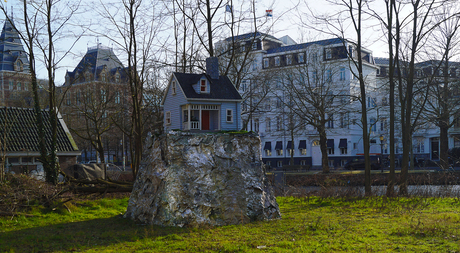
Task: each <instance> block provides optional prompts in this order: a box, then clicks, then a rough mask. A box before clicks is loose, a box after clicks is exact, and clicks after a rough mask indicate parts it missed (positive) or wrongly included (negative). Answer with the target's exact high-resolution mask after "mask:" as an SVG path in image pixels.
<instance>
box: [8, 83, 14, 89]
mask: <svg viewBox="0 0 460 253" xmlns="http://www.w3.org/2000/svg"><path fill="white" fill-rule="evenodd" d="M9 88H10V90H13V89H14V83H13V81H10V87H9Z"/></svg>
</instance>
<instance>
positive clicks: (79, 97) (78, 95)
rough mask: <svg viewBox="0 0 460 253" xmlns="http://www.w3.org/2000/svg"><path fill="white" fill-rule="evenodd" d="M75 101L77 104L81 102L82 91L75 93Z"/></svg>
mask: <svg viewBox="0 0 460 253" xmlns="http://www.w3.org/2000/svg"><path fill="white" fill-rule="evenodd" d="M75 102H76V104H77V105H80V104H81V91H77V93H76V94H75Z"/></svg>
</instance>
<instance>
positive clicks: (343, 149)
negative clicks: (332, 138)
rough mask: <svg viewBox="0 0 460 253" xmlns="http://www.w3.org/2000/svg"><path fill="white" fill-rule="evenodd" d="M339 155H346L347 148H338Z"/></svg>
mask: <svg viewBox="0 0 460 253" xmlns="http://www.w3.org/2000/svg"><path fill="white" fill-rule="evenodd" d="M340 153H341V154H342V155H346V154H347V153H348V149H347V148H340Z"/></svg>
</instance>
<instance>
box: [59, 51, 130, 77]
mask: <svg viewBox="0 0 460 253" xmlns="http://www.w3.org/2000/svg"><path fill="white" fill-rule="evenodd" d="M104 67H106V68H107V71H108V73H109V75H114V74H115V73H116V72H117V70H118V72H119V73H120V80H122V81H123V80H124V81H126V80H127V79H128V74H127V72H128V69H127V68H125V67H123V64H122V63H121V62H120V60H119V59H118V57H117V56H116V55H115V53H114V52H113V50H112V49H111V48H107V47H103V46H97V47H94V48H89V49H88V51H87V52H86V54H85V56H83V58H82V59H81V61H80V62H79V63H78V65H77V67H76V68H75V69H74V70H73V71H67V73H66V75H68V76H69V78H70V79H71V80H70V83H74V81H73V79H74V78H76V76H77V74H78V75H79V76H84V72H85V71H89V72H91V73H92V74H96V79H97V78H98V77H99V75H100V73H101V72H102V70H103V68H104ZM92 78H93V80H95V79H94V77H92ZM93 80H84V81H86V82H88V81H93Z"/></svg>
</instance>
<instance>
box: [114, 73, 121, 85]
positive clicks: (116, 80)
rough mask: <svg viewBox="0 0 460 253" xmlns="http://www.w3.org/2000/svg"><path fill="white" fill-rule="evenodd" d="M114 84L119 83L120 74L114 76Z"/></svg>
mask: <svg viewBox="0 0 460 253" xmlns="http://www.w3.org/2000/svg"><path fill="white" fill-rule="evenodd" d="M115 82H116V83H119V82H120V74H118V73H117V74H116V75H115Z"/></svg>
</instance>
